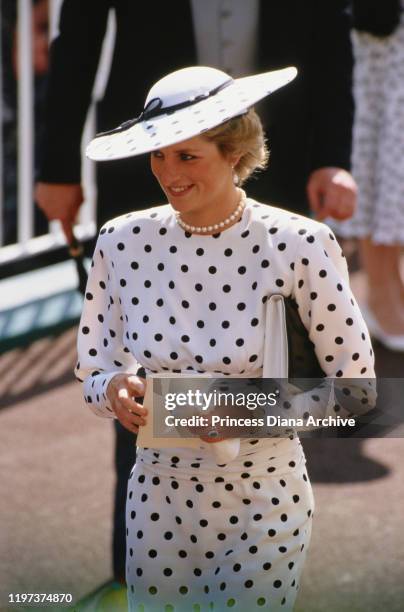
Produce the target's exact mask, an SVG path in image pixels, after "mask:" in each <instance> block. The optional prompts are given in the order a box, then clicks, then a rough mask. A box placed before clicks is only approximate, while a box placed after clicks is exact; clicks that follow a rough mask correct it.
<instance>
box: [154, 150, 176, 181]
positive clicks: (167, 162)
mask: <svg viewBox="0 0 404 612" xmlns="http://www.w3.org/2000/svg"><path fill="white" fill-rule="evenodd" d="M158 176H159V180H160V182H161V183H163V185H171V184H172V183H174V182H175V181H178V179H180V178H181V171H180V167H179V164H178V162H177V160H175V159H173V158H170V157H168V156H167V157H166V158H165V159H164V160H161V162H160V163H159V168H158Z"/></svg>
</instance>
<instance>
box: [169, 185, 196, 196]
mask: <svg viewBox="0 0 404 612" xmlns="http://www.w3.org/2000/svg"><path fill="white" fill-rule="evenodd" d="M192 187H193V186H192V185H181V186H178V187H174V186H172V187H167V189H168V191H169V193H170V194H171V195H173V196H177V197H178V196H182V195H185V194H186V193H188V192H189V191H190V190H191V189H192Z"/></svg>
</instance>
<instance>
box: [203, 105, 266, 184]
mask: <svg viewBox="0 0 404 612" xmlns="http://www.w3.org/2000/svg"><path fill="white" fill-rule="evenodd" d="M203 137H204V138H207V139H208V140H209V141H210V142H214V143H215V144H216V145H217V147H218V148H219V150H220V151H221V152H222V154H223V155H224V156H227V155H240V159H239V161H238V163H237V164H236V165H235V167H234V171H235V173H236V174H237V176H238V179H239V180H238V183H237V184H238V185H242V184H243V183H244V182H245V181H246V180H247V179H248V178H249V177H250V176H251V175H252V174H253V173H254V172H255V171H256V170H263V169H264V168H265V167H266V165H267V162H268V157H269V153H268V149H267V145H266V141H265V136H264V130H263V127H262V123H261V119H260V118H259V116H258V115H257V113H256V112H255V110H254V109H253V108H250V109H249V110H248V111H247V113H246V114H245V115H241V116H239V117H234V118H233V119H230V120H229V121H226V122H225V123H222V124H221V125H218V126H217V127H214V128H212V129H211V130H208V131H207V132H205V133H204V134H203Z"/></svg>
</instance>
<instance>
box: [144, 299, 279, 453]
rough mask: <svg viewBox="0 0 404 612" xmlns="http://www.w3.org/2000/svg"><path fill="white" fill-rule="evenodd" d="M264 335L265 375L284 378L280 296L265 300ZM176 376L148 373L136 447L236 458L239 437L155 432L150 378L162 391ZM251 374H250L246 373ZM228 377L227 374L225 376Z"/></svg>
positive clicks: (185, 375) (196, 375) (201, 375)
mask: <svg viewBox="0 0 404 612" xmlns="http://www.w3.org/2000/svg"><path fill="white" fill-rule="evenodd" d="M266 304H267V305H266V318H265V336H264V362H263V366H264V367H263V377H264V378H287V376H288V339H287V328H286V314H285V303H284V298H283V296H282V295H272V296H270V297H269V298H268V300H267V303H266ZM173 377H175V378H178V375H177V374H173V373H171V372H162V373H159V374H152V375H150V376H148V378H147V383H146V393H145V396H144V402H143V405H144V406H145V407H146V408H147V409H148V411H149V415H148V419H147V424H146V425H144V426H143V427H140V428H139V434H138V436H137V446H139V447H140V448H176V447H184V448H195V449H200V450H206V449H207V448H209V450H210V451H211V452H212V453H213V454H214V456H215V460H216V462H217V463H218V464H224V463H227V462H229V461H231V460H233V459H235V457H237V455H238V453H239V450H240V439H239V438H231V439H227V440H222V441H221V442H212V443H207V442H203V441H202V440H201V439H200V438H196V437H194V438H183V437H160V436H155V435H154V420H153V393H154V391H153V384H154V383H153V379H154V378H159V379H161V385H162V387H163V388H162V392H163V393H164V386H165V385H164V379H169V378H173ZM182 377H184V378H185V377H187V378H194V379H195V378H197V377H198V378H199V377H203V378H218V377H217V376H216V375H214V374H195V373H192V374H191V373H190V374H182V375H181V378H182ZM249 377H250V378H251V377H252V376H251V374H250V376H249ZM226 378H227V377H226Z"/></svg>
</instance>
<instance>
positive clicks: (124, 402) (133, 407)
mask: <svg viewBox="0 0 404 612" xmlns="http://www.w3.org/2000/svg"><path fill="white" fill-rule="evenodd" d="M123 391H124V390H123V389H120V390H119V393H118V401H119V402H120V404H121V406H123V408H125V410H127V412H129V413H130V414H138V415H139V416H142V417H146V416H147V414H148V410H147V408H145V407H144V406H142V404H139V403H138V402H135V400H133V399H131V398H130V397H125V396H123V395H121V393H122V392H123ZM125 391H126V389H125Z"/></svg>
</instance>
